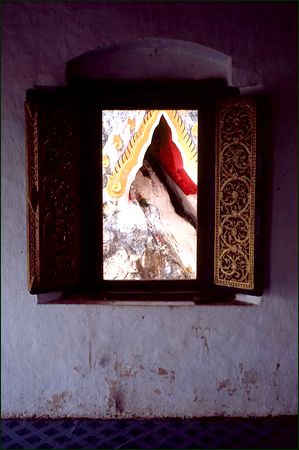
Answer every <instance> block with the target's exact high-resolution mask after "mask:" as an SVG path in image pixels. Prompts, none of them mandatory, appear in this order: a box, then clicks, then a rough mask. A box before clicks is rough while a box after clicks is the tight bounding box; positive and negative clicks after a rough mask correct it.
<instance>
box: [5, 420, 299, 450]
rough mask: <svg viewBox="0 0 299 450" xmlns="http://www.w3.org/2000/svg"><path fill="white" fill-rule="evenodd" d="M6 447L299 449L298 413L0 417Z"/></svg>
mask: <svg viewBox="0 0 299 450" xmlns="http://www.w3.org/2000/svg"><path fill="white" fill-rule="evenodd" d="M1 435H2V438H1V448H2V449H8V448H11V449H18V448H24V449H47V448H53V449H77V448H82V449H106V448H113V449H118V448H122V449H163V448H164V449H177V448H181V449H189V448H190V449H201V448H202V449H210V448H213V449H216V448H230V449H243V448H244V449H245V448H246V449H268V448H269V449H276V448H287V449H297V448H298V418H297V417H293V416H288V417H279V418H260V419H236V418H233V419H227V418H205V419H197V420H180V421H179V420H160V421H157V420H153V421H144V420H143V421H142V420H141V421H137V420H136V421H133V420H119V421H116V420H106V421H104V420H87V419H81V420H78V419H76V420H2V422H1Z"/></svg>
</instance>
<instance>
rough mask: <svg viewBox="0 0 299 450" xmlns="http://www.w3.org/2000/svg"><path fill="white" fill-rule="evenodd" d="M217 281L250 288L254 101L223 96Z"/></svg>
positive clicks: (218, 124)
mask: <svg viewBox="0 0 299 450" xmlns="http://www.w3.org/2000/svg"><path fill="white" fill-rule="evenodd" d="M215 185H216V186H215V273H214V280H215V284H217V285H222V286H227V287H235V288H241V289H249V290H251V289H253V288H254V247H255V242H254V231H255V190H256V103H255V101H254V100H253V99H248V98H240V99H238V100H236V99H234V100H225V101H221V102H219V103H218V104H217V110H216V180H215Z"/></svg>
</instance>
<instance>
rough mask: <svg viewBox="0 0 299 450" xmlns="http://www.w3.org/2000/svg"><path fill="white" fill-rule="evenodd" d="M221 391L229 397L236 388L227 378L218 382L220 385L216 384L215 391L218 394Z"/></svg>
mask: <svg viewBox="0 0 299 450" xmlns="http://www.w3.org/2000/svg"><path fill="white" fill-rule="evenodd" d="M222 389H225V390H226V391H227V393H228V395H229V396H230V397H231V396H232V395H234V393H235V392H236V391H237V388H236V386H235V385H234V384H233V383H232V382H231V380H230V379H229V378H227V379H226V380H223V381H220V383H219V384H218V387H217V391H218V392H220V391H221V390H222Z"/></svg>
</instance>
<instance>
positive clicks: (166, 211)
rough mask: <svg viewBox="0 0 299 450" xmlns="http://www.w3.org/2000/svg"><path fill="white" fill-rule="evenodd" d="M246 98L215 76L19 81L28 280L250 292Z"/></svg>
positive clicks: (169, 291)
mask: <svg viewBox="0 0 299 450" xmlns="http://www.w3.org/2000/svg"><path fill="white" fill-rule="evenodd" d="M256 104H257V100H256V99H251V98H245V99H243V98H241V97H239V93H238V90H237V89H235V88H232V87H227V86H226V84H225V82H224V81H223V80H205V81H185V80H181V81H179V80H178V81H167V82H166V81H162V80H151V81H149V80H140V81H136V80H134V81H130V80H127V81H115V80H114V81H108V80H107V81H105V80H102V81H95V80H93V81H92V80H88V81H86V80H85V81H82V82H80V83H78V84H77V85H75V86H71V87H69V88H57V89H51V90H45V89H35V90H30V91H27V102H26V120H27V125H26V127H27V179H28V194H27V197H28V252H29V270H28V274H29V290H30V292H31V293H39V292H49V291H54V290H61V289H65V290H67V292H69V293H70V295H74V292H84V293H86V295H90V296H93V298H97V297H98V296H103V295H104V296H105V298H107V296H108V297H109V296H110V298H113V295H115V294H117V296H118V298H120V297H122V296H123V297H124V298H141V297H142V298H143V299H145V298H149V299H151V298H154V299H156V298H157V295H159V296H161V297H163V298H172V299H173V298H186V299H188V298H190V297H191V298H194V297H195V296H197V297H200V296H210V297H213V296H215V295H218V294H219V293H221V295H222V296H225V295H226V294H227V295H228V296H231V295H232V293H233V292H235V290H236V289H238V291H240V290H241V291H244V292H246V293H252V294H255V295H256V294H259V293H260V292H261V285H260V280H259V273H260V270H259V268H258V266H257V262H258V253H259V240H258V236H259V198H258V195H257V193H258V192H259V191H258V188H259V179H260V169H259V167H260V163H259V161H260V159H259V158H260V157H259V156H258V160H257V159H256V155H257V153H256ZM257 161H258V163H257ZM215 169H216V170H215ZM165 205H166V206H165ZM138 224H139V225H138Z"/></svg>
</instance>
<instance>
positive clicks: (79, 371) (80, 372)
mask: <svg viewBox="0 0 299 450" xmlns="http://www.w3.org/2000/svg"><path fill="white" fill-rule="evenodd" d="M74 370H75V371H76V372H78V373H79V374H80V375H81V377H83V378H85V377H86V374H85V373H84V372H82V367H81V366H75V367H74Z"/></svg>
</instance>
